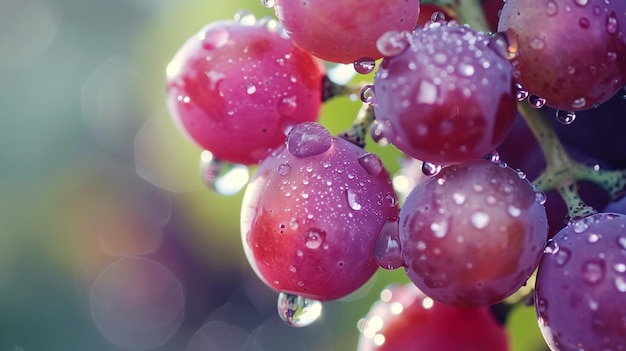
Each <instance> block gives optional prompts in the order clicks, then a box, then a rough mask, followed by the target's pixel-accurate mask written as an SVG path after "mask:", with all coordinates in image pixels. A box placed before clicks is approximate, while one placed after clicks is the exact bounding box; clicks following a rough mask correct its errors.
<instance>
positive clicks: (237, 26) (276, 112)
mask: <svg viewBox="0 0 626 351" xmlns="http://www.w3.org/2000/svg"><path fill="white" fill-rule="evenodd" d="M167 72H168V74H167V93H166V95H167V105H168V108H169V111H170V114H171V115H172V117H173V119H174V121H175V122H176V124H177V126H178V127H179V129H180V130H182V131H183V133H184V134H186V135H187V136H189V137H190V138H191V139H192V140H194V141H195V142H196V143H197V144H198V145H200V146H201V147H203V148H205V149H207V150H209V151H211V152H212V153H213V155H214V156H215V157H217V158H218V159H221V160H223V161H228V162H233V163H243V164H255V163H258V162H259V160H261V159H263V158H265V157H266V156H267V155H268V154H269V152H270V150H271V149H273V148H276V147H278V146H279V145H280V144H282V143H283V142H284V140H285V133H286V130H288V128H291V127H293V126H294V125H296V124H298V123H300V122H305V121H315V120H317V118H318V114H319V110H320V107H321V104H322V98H321V93H322V90H321V89H322V88H321V87H322V76H323V73H324V70H323V66H322V65H321V64H320V63H319V62H318V60H317V59H316V58H314V57H313V56H311V55H310V54H308V53H307V52H305V51H303V50H301V49H299V48H297V47H295V46H294V45H293V44H292V43H291V41H289V40H288V39H285V38H283V37H282V36H281V35H280V33H279V32H278V31H277V30H275V29H270V28H266V27H264V26H262V25H260V24H258V23H257V24H253V25H243V24H241V23H239V22H235V21H218V22H213V23H211V24H209V25H207V26H206V27H205V28H204V29H202V30H201V31H199V32H198V33H197V34H195V35H193V36H192V37H191V38H189V39H188V40H187V42H186V43H185V44H184V45H183V46H182V47H181V48H180V49H179V51H178V52H177V53H176V55H175V56H174V58H173V59H172V62H171V63H170V64H169V66H168V70H167ZM233 145H237V147H233Z"/></svg>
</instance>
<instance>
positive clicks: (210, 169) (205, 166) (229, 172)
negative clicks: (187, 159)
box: [200, 150, 250, 196]
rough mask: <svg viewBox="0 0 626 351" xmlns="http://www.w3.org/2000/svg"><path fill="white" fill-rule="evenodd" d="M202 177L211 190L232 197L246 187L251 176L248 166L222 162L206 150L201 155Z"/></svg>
mask: <svg viewBox="0 0 626 351" xmlns="http://www.w3.org/2000/svg"><path fill="white" fill-rule="evenodd" d="M200 177H201V178H202V181H203V183H204V184H205V185H206V186H207V187H208V188H209V189H211V190H213V191H215V192H217V193H218V194H220V195H224V196H230V195H234V194H236V193H238V192H239V191H240V190H241V189H242V188H243V187H244V186H246V184H247V183H248V180H249V179H250V174H249V172H248V167H247V166H245V165H240V164H234V163H229V162H223V161H220V160H218V159H217V158H215V157H214V156H213V154H212V153H211V152H210V151H207V150H205V151H203V152H202V153H201V154H200Z"/></svg>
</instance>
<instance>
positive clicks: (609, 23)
mask: <svg viewBox="0 0 626 351" xmlns="http://www.w3.org/2000/svg"><path fill="white" fill-rule="evenodd" d="M617 29H618V23H617V16H616V15H615V11H611V13H610V14H609V15H608V16H607V17H606V31H607V32H609V34H615V33H617Z"/></svg>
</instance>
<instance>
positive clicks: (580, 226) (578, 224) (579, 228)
mask: <svg viewBox="0 0 626 351" xmlns="http://www.w3.org/2000/svg"><path fill="white" fill-rule="evenodd" d="M572 225H573V226H574V233H578V234H580V233H582V232H584V231H585V230H587V229H589V225H588V224H587V223H586V222H585V220H584V219H581V220H577V221H574V222H573V223H572Z"/></svg>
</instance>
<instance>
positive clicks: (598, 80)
mask: <svg viewBox="0 0 626 351" xmlns="http://www.w3.org/2000/svg"><path fill="white" fill-rule="evenodd" d="M612 21H615V23H614V24H611V23H612ZM538 23H540V24H539V25H538ZM611 25H614V27H610V26H611ZM625 27H626V2H624V1H610V2H609V1H604V0H550V1H545V0H511V1H507V2H506V3H505V4H504V7H503V8H502V12H501V15H500V21H499V23H498V31H501V32H504V31H510V32H511V33H512V34H513V35H514V36H515V41H516V42H517V50H518V52H519V55H517V57H515V58H514V59H513V60H512V64H513V68H514V74H515V78H516V79H517V80H518V81H519V82H520V83H521V84H522V85H523V86H524V88H525V89H526V90H528V91H529V92H530V93H531V94H536V95H539V96H541V97H542V98H544V99H546V104H547V105H548V106H551V107H554V108H557V109H563V110H567V111H579V110H586V109H590V108H592V107H593V106H594V105H597V104H600V103H603V102H604V101H606V100H608V99H609V98H611V97H612V96H613V95H614V94H615V93H616V92H617V91H618V90H619V89H621V88H622V86H624V84H626V36H625V35H624V28H625ZM612 28H615V29H612Z"/></svg>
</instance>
